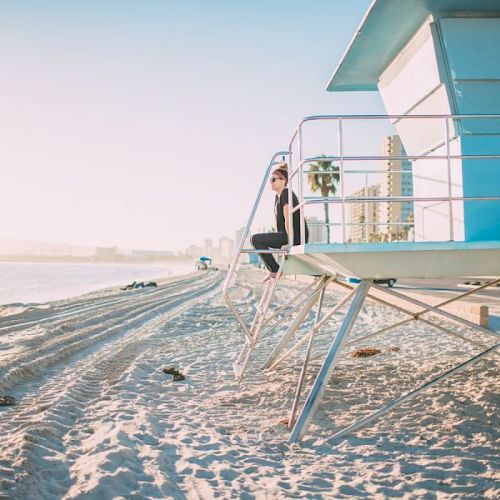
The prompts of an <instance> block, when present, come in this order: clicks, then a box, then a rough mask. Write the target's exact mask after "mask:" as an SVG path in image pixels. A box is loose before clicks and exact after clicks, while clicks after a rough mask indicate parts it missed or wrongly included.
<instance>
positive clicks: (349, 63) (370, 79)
mask: <svg viewBox="0 0 500 500" xmlns="http://www.w3.org/2000/svg"><path fill="white" fill-rule="evenodd" d="M457 12H461V13H463V15H467V14H469V15H471V16H472V15H474V16H477V15H478V13H484V14H485V15H488V14H489V15H491V14H497V15H499V14H500V1H499V0H374V1H373V2H372V4H371V5H370V7H369V8H368V10H367V11H366V14H365V16H364V17H363V20H362V21H361V24H360V25H359V27H358V29H357V30H356V33H355V34H354V37H353V38H352V40H351V42H350V44H349V46H348V47H347V49H346V51H345V52H344V55H343V56H342V58H341V60H340V62H339V64H338V65H337V67H336V68H335V71H334V72H333V75H332V77H331V79H330V81H329V83H328V86H327V90H329V91H344V90H377V82H378V78H379V76H380V75H381V74H382V73H383V71H384V69H385V68H386V67H387V66H388V65H389V63H390V62H391V61H392V60H393V59H394V58H395V57H396V56H397V54H398V53H399V52H400V51H401V49H402V48H403V47H404V46H405V45H406V43H407V42H408V41H409V40H410V38H411V37H412V36H413V35H414V34H415V32H416V31H417V30H418V29H419V27H420V26H421V25H422V24H423V22H424V21H425V19H426V18H427V17H428V16H429V15H431V14H440V15H445V14H446V13H450V14H456V13H457Z"/></svg>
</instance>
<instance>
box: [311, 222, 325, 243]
mask: <svg viewBox="0 0 500 500" xmlns="http://www.w3.org/2000/svg"><path fill="white" fill-rule="evenodd" d="M320 222H321V221H320V220H319V219H318V218H317V217H308V218H307V227H308V228H309V242H310V243H326V237H327V236H326V226H325V225H324V224H322V225H319V224H318V223H320ZM316 224H318V225H316Z"/></svg>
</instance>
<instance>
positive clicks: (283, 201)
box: [274, 188, 309, 245]
mask: <svg viewBox="0 0 500 500" xmlns="http://www.w3.org/2000/svg"><path fill="white" fill-rule="evenodd" d="M292 203H293V205H292V206H293V207H296V206H297V205H298V204H299V200H298V198H297V196H295V193H294V192H293V191H292ZM285 205H288V188H285V189H283V191H282V192H281V195H280V196H276V199H275V203H274V212H275V214H276V228H277V229H278V232H280V233H285V234H286V226H285V216H284V215H283V207H284V206H285ZM299 212H300V211H299V210H297V212H294V214H293V240H294V241H293V244H294V245H300V213H299ZM304 222H305V221H304ZM305 228H306V238H305V241H306V243H307V241H308V240H309V229H308V228H307V223H306V222H305Z"/></svg>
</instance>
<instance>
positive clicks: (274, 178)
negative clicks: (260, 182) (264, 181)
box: [269, 177, 284, 183]
mask: <svg viewBox="0 0 500 500" xmlns="http://www.w3.org/2000/svg"><path fill="white" fill-rule="evenodd" d="M269 180H270V181H271V182H273V183H274V182H276V181H282V180H284V179H283V177H271V178H270V179H269Z"/></svg>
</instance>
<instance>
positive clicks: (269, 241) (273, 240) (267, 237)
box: [251, 233, 288, 273]
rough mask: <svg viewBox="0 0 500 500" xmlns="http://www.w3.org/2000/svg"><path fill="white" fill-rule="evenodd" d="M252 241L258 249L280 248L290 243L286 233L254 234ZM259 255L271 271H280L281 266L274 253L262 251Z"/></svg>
mask: <svg viewBox="0 0 500 500" xmlns="http://www.w3.org/2000/svg"><path fill="white" fill-rule="evenodd" d="M251 242H252V246H253V247H254V248H255V249H256V250H269V249H271V248H277V249H280V248H281V247H282V246H283V245H286V244H287V243H288V236H287V235H286V234H285V233H258V234H254V235H253V236H252V239H251ZM259 255H260V258H261V259H262V260H263V261H264V264H265V265H266V267H267V268H268V269H269V271H271V272H272V273H277V272H278V270H279V266H278V263H277V262H276V260H275V258H274V257H273V255H272V254H270V253H261V254H259Z"/></svg>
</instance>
